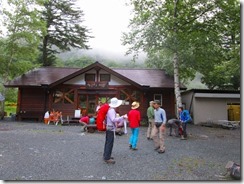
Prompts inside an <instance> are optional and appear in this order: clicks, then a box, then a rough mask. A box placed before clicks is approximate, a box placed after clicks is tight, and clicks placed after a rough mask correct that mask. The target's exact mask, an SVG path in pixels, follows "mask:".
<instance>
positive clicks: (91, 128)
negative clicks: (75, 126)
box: [84, 124, 97, 133]
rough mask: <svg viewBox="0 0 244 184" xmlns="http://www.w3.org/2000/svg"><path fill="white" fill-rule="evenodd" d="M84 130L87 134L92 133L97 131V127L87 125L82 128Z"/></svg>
mask: <svg viewBox="0 0 244 184" xmlns="http://www.w3.org/2000/svg"><path fill="white" fill-rule="evenodd" d="M84 130H85V131H87V132H89V133H94V132H95V131H96V130H97V125H96V124H88V125H86V127H84Z"/></svg>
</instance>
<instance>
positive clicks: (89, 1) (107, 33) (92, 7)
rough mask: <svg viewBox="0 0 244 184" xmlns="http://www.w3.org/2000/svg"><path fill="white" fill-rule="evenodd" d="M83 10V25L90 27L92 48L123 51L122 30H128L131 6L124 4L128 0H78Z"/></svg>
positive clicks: (124, 48) (125, 47)
mask: <svg viewBox="0 0 244 184" xmlns="http://www.w3.org/2000/svg"><path fill="white" fill-rule="evenodd" d="M77 2H78V4H79V6H80V8H81V10H83V12H84V25H85V26H86V27H87V28H88V29H90V31H91V35H92V36H94V37H95V38H91V39H90V41H89V43H88V44H89V45H90V47H91V48H92V49H99V50H104V51H107V52H113V53H123V54H124V53H125V52H126V49H127V46H122V44H121V36H122V32H128V31H129V29H128V25H129V19H130V17H131V14H130V13H131V8H130V7H128V6H126V5H125V4H126V3H128V2H129V0H78V1H77Z"/></svg>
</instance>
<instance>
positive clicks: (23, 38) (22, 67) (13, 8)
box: [0, 0, 45, 82]
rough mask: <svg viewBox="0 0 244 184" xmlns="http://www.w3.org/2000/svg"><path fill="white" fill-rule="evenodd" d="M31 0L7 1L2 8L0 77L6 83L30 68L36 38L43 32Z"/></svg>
mask: <svg viewBox="0 0 244 184" xmlns="http://www.w3.org/2000/svg"><path fill="white" fill-rule="evenodd" d="M38 3H39V2H37V1H35V0H28V1H27V0H8V5H9V8H8V9H3V20H4V22H3V24H4V26H5V27H6V28H7V35H6V37H5V38H2V39H1V40H0V42H1V48H0V55H1V68H0V71H1V72H0V73H1V76H0V77H1V78H2V79H3V82H7V81H9V80H11V79H13V78H14V77H16V76H18V75H20V74H22V73H23V72H26V71H27V70H29V69H30V68H32V67H34V66H33V65H32V62H33V61H34V60H35V59H36V57H37V55H38V52H39V51H38V45H39V43H40V36H41V34H42V33H43V32H45V27H44V25H45V24H44V22H42V21H41V19H40V14H39V12H38V9H37V8H38V7H39V6H38V5H39V4H38Z"/></svg>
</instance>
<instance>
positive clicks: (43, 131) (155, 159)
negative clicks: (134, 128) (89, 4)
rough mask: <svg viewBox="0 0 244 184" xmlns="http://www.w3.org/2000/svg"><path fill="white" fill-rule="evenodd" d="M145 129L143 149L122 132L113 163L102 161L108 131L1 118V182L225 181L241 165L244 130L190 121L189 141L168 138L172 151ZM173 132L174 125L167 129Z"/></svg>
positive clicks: (167, 144)
mask: <svg viewBox="0 0 244 184" xmlns="http://www.w3.org/2000/svg"><path fill="white" fill-rule="evenodd" d="M146 129H147V128H146V127H141V128H140V133H139V141H138V150H137V151H132V150H130V149H129V147H128V140H129V135H130V130H129V131H128V132H129V134H128V135H123V136H116V139H115V144H114V148H113V157H115V160H116V163H115V164H114V165H109V164H106V163H104V161H103V159H102V155H103V148H104V141H105V133H104V132H95V133H86V132H82V131H81V130H82V128H81V126H60V125H58V126H55V125H45V124H44V123H37V122H11V121H4V120H2V121H0V135H1V138H0V180H5V181H6V180H35V181H36V180H48V181H51V180H52V181H53V180H55V181H58V180H65V181H70V180H73V181H75V180H77V181H90V180H92V181H101V180H113V181H114V180H116V181H124V180H126V181H135V180H136V181H142V180H144V181H145V180H148V181H155V180H161V181H162V180H164V181H172V180H180V181H182V180H185V181H219V180H231V178H230V177H224V178H223V177H221V175H223V174H224V173H226V169H225V165H226V164H227V162H228V161H234V162H236V163H241V129H240V128H239V129H235V130H227V129H222V128H209V127H203V126H196V125H188V134H189V136H188V137H189V138H188V140H180V139H179V138H176V137H171V136H167V137H166V141H165V144H166V152H165V153H164V154H158V153H157V152H156V151H154V147H153V142H152V141H149V140H147V139H146ZM167 131H168V129H167Z"/></svg>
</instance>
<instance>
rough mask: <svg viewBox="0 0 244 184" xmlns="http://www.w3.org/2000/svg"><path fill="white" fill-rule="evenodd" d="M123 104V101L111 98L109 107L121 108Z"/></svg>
mask: <svg viewBox="0 0 244 184" xmlns="http://www.w3.org/2000/svg"><path fill="white" fill-rule="evenodd" d="M121 104H122V100H119V99H118V98H116V97H114V98H111V100H110V104H109V106H110V107H113V108H116V107H119V106H120V105H121Z"/></svg>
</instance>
